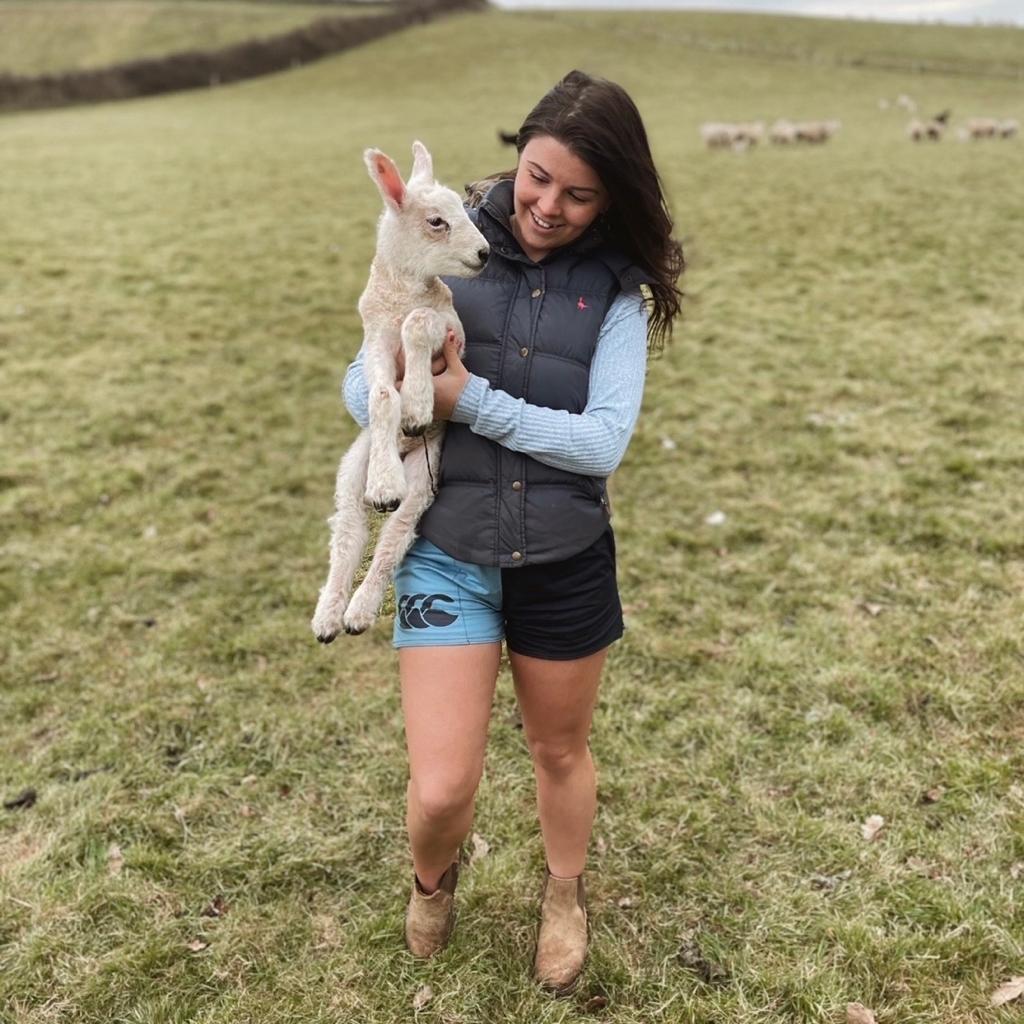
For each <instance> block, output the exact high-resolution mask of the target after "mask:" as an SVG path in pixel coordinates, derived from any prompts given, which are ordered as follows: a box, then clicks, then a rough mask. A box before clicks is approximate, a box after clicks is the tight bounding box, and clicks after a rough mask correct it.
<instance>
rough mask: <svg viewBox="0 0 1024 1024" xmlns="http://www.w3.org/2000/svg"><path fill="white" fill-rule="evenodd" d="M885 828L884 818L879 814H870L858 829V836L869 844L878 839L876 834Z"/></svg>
mask: <svg viewBox="0 0 1024 1024" xmlns="http://www.w3.org/2000/svg"><path fill="white" fill-rule="evenodd" d="M883 828H885V818H883V817H882V816H881V815H880V814H872V815H871V816H870V817H869V818H867V819H866V820H865V822H864V824H863V825H861V827H860V834H861V835H862V836H863V837H864V838H865V839H866V840H867V841H868V842H869V843H871V842H874V841H875V839H877V838H878V833H879V832H881V831H882V829H883Z"/></svg>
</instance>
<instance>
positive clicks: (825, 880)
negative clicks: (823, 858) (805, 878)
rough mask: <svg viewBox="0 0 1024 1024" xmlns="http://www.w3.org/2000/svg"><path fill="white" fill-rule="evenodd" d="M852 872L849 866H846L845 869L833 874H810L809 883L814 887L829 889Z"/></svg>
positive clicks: (843, 880) (844, 879)
mask: <svg viewBox="0 0 1024 1024" xmlns="http://www.w3.org/2000/svg"><path fill="white" fill-rule="evenodd" d="M852 874H853V871H852V870H851V869H850V868H847V869H846V870H845V871H840V872H839V873H838V874H835V875H811V877H810V883H811V885H813V886H814V888H815V889H827V890H829V891H831V890H832V889H834V888H835V887H836V886H837V885H838V884H839V883H840V882H845V881H846V880H847V879H848V878H849V877H850V876H851V875H852Z"/></svg>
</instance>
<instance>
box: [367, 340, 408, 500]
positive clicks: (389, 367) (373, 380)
mask: <svg viewBox="0 0 1024 1024" xmlns="http://www.w3.org/2000/svg"><path fill="white" fill-rule="evenodd" d="M366 371H367V372H366V376H367V383H368V385H369V390H370V428H369V429H370V461H369V468H368V469H367V475H366V493H365V496H364V497H365V501H366V504H367V505H372V506H373V507H374V508H375V509H376V510H377V511H378V512H390V511H391V510H392V509H395V508H398V505H399V502H401V500H402V498H404V497H405V491H406V485H405V472H404V471H403V469H402V459H401V456H400V455H399V454H398V427H399V422H400V420H401V416H402V407H401V404H400V401H401V399H400V396H399V394H398V391H397V390H396V388H395V377H394V360H393V357H390V356H389V357H387V358H385V357H384V356H383V355H381V356H379V357H372V356H370V355H369V354H368V356H367V361H366ZM403 387H404V385H403Z"/></svg>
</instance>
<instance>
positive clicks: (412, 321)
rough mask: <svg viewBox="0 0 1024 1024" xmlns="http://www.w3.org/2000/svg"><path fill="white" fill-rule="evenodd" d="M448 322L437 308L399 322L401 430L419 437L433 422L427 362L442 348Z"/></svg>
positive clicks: (432, 390)
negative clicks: (402, 356)
mask: <svg viewBox="0 0 1024 1024" xmlns="http://www.w3.org/2000/svg"><path fill="white" fill-rule="evenodd" d="M447 327H448V325H447V321H446V320H445V318H444V316H442V315H441V314H440V313H439V312H438V311H437V310H436V309H429V308H427V307H421V308H419V309H414V310H413V311H412V312H411V313H410V314H409V315H408V316H407V317H406V318H405V321H404V322H403V323H402V348H403V350H404V352H405V378H404V379H403V381H402V430H403V431H404V432H405V433H406V434H408V435H410V436H411V437H418V436H419V435H420V434H422V433H423V432H424V431H425V430H426V429H427V427H428V426H430V424H431V422H432V421H433V419H434V381H433V378H432V376H431V373H430V361H431V358H432V356H433V355H434V353H435V352H439V351H440V350H441V347H442V346H443V345H444V338H445V333H446V331H447Z"/></svg>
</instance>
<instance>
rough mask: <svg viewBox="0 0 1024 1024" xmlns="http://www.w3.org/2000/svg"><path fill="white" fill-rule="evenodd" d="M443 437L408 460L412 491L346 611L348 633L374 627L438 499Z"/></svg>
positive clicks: (392, 519)
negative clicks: (397, 569) (418, 531)
mask: <svg viewBox="0 0 1024 1024" xmlns="http://www.w3.org/2000/svg"><path fill="white" fill-rule="evenodd" d="M443 436H444V433H443V431H442V432H441V433H439V434H438V436H436V437H431V438H427V439H425V440H424V441H423V442H422V443H421V444H417V445H416V447H415V448H413V450H412V451H411V452H409V454H408V455H407V456H406V457H405V475H406V479H407V480H408V482H409V492H408V494H407V495H406V497H405V499H404V500H403V501H402V504H401V505H399V506H398V509H397V510H396V511H395V512H392V514H391V515H390V516H389V517H388V520H387V522H386V523H385V524H384V526H383V528H382V529H381V531H380V536H379V538H378V539H377V547H376V549H375V550H374V552H373V561H372V562H371V563H370V568H369V569H368V570H367V573H366V577H365V578H364V579H363V582H362V583H361V584H360V585H359V589H358V590H356V592H355V593H354V594H353V595H352V600H351V601H350V602H349V606H348V608H347V609H346V611H345V632H346V633H362V632H363V631H364V630H366V629H368V628H369V627H370V626H372V625H373V620H374V619H375V618H376V617H377V613H378V612H379V611H380V606H381V602H382V601H383V600H384V592H385V591H386V590H387V587H388V584H389V583H390V582H391V580H392V578H393V577H394V575H395V567H396V566H397V565H398V563H399V562H400V561H401V560H402V558H403V556H404V555H405V553H406V551H408V550H409V547H410V545H411V544H412V542H413V541H414V540H415V539H416V524H417V523H418V522H419V521H420V517H421V516H422V515H423V513H424V512H426V510H427V509H428V508H429V507H430V504H431V502H432V501H433V500H434V490H433V481H432V479H431V476H433V479H435V480H436V479H437V473H438V468H439V461H440V457H441V439H442V438H443ZM424 445H425V446H426V455H424V450H423V448H424ZM428 459H429V462H430V464H429V468H428V465H427V460H428Z"/></svg>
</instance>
